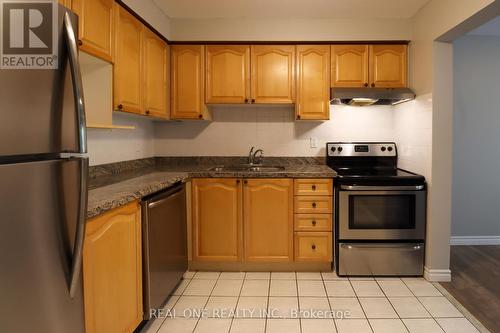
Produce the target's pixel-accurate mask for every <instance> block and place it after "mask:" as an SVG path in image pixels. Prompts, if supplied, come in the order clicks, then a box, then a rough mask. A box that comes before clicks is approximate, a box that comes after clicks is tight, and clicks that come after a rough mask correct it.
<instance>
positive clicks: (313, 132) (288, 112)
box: [155, 105, 395, 156]
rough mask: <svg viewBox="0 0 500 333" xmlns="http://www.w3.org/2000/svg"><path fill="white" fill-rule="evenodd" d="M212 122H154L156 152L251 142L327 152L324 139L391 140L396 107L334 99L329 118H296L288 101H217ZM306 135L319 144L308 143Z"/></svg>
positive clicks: (237, 149)
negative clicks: (263, 103)
mask: <svg viewBox="0 0 500 333" xmlns="http://www.w3.org/2000/svg"><path fill="white" fill-rule="evenodd" d="M212 112H213V113H212V115H213V121H212V122H197V121H194V122H189V121H186V122H168V123H156V125H155V153H156V154H157V155H162V156H193V155H202V156H203V155H212V156H213V155H217V156H220V155H228V156H244V155H246V154H247V153H248V151H249V149H250V147H251V146H256V147H259V148H262V149H264V152H265V154H266V155H267V156H325V144H326V142H328V141H381V140H387V141H394V139H395V134H394V126H393V114H394V109H393V108H391V107H388V106H370V107H350V106H343V105H332V106H331V111H330V120H329V121H325V122H309V121H295V119H294V110H293V107H291V106H276V107H265V106H217V107H214V109H213V110H212ZM310 138H315V139H316V140H317V148H311V147H310Z"/></svg>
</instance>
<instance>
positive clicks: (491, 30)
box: [469, 16, 500, 36]
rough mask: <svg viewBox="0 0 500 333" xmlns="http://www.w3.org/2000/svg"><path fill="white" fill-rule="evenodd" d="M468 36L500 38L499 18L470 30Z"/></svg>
mask: <svg viewBox="0 0 500 333" xmlns="http://www.w3.org/2000/svg"><path fill="white" fill-rule="evenodd" d="M469 35H480V36H500V16H499V17H497V18H495V19H493V20H491V21H489V22H486V23H485V24H483V25H482V26H480V27H479V28H477V29H475V30H472V31H471V32H469Z"/></svg>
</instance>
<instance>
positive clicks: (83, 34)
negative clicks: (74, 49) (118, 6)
mask: <svg viewBox="0 0 500 333" xmlns="http://www.w3.org/2000/svg"><path fill="white" fill-rule="evenodd" d="M113 4H114V0H73V7H72V8H73V11H74V12H75V13H76V14H78V17H79V25H78V27H79V31H78V33H79V44H80V49H81V50H82V51H85V52H87V53H90V54H92V55H95V56H96V57H99V58H102V59H104V60H106V61H109V62H111V61H112V48H113V29H114V22H113V20H114V19H113Z"/></svg>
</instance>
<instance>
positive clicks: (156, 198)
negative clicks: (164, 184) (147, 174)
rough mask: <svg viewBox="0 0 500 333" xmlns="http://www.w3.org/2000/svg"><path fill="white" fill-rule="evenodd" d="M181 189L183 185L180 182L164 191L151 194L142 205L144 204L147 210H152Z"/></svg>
mask: <svg viewBox="0 0 500 333" xmlns="http://www.w3.org/2000/svg"><path fill="white" fill-rule="evenodd" d="M183 189H184V184H183V183H182V182H178V183H176V184H174V185H172V186H171V187H169V188H168V189H166V190H164V191H161V192H159V193H155V194H153V195H152V196H150V197H149V198H148V199H147V200H145V201H143V204H145V205H146V206H147V208H154V207H156V206H158V205H161V204H162V202H163V201H165V200H167V199H168V198H169V197H170V196H172V195H174V194H176V193H178V192H180V191H182V190H183Z"/></svg>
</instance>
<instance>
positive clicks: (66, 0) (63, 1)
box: [59, 0, 71, 8]
mask: <svg viewBox="0 0 500 333" xmlns="http://www.w3.org/2000/svg"><path fill="white" fill-rule="evenodd" d="M59 3H60V4H61V5H63V6H65V7H66V8H71V0H59Z"/></svg>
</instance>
